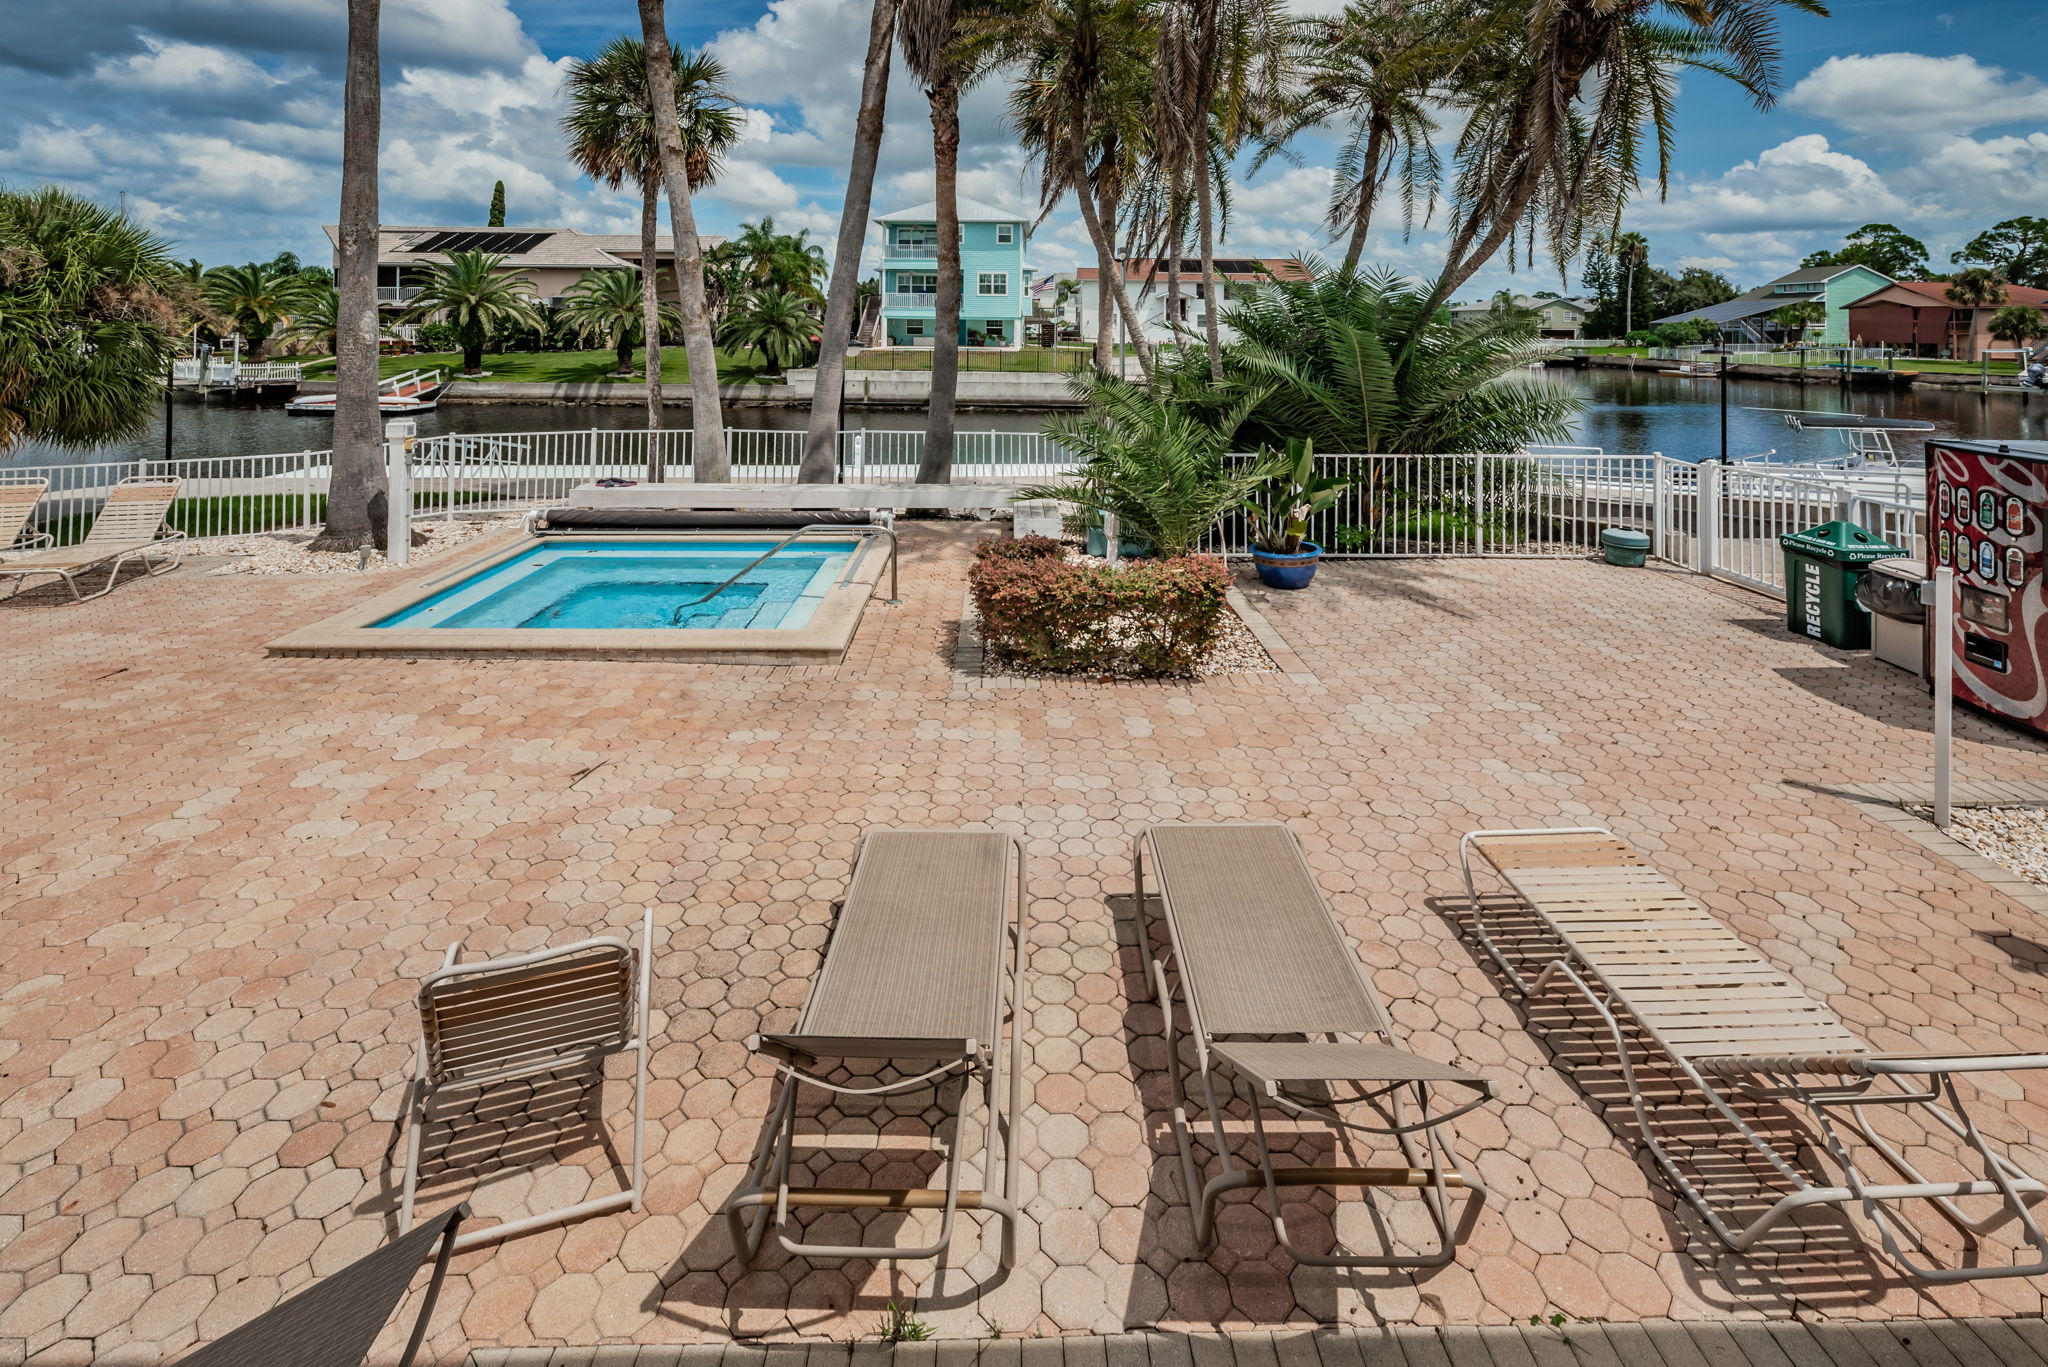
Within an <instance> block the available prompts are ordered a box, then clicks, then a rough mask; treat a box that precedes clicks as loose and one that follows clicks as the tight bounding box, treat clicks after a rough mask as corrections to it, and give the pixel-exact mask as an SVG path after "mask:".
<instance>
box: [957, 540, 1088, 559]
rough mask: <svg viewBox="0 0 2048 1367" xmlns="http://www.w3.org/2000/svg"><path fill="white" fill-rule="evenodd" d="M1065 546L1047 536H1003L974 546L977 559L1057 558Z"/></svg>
mask: <svg viewBox="0 0 2048 1367" xmlns="http://www.w3.org/2000/svg"><path fill="white" fill-rule="evenodd" d="M1066 553H1067V550H1066V547H1064V546H1062V545H1060V543H1059V542H1057V541H1055V540H1053V539H1052V538H1051V537H1049V536H1017V537H1003V538H1001V539H998V540H992V541H984V542H982V543H981V544H980V545H979V546H976V547H975V548H974V555H975V558H976V559H977V560H1047V559H1051V560H1058V559H1059V558H1060V557H1062V556H1064V555H1065V554H1066Z"/></svg>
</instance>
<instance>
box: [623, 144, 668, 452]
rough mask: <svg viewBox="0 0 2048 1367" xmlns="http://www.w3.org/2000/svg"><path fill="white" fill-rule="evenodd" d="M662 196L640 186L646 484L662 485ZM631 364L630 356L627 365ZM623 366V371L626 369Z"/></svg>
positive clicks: (657, 191) (656, 190)
mask: <svg viewBox="0 0 2048 1367" xmlns="http://www.w3.org/2000/svg"><path fill="white" fill-rule="evenodd" d="M660 227H661V197H660V192H659V190H658V188H657V187H656V186H655V185H654V184H653V183H652V182H649V183H648V184H646V185H643V186H641V187H640V335H641V338H642V340H643V342H644V343H645V346H644V348H643V349H644V351H645V352H646V361H647V430H648V432H649V433H650V435H649V436H648V438H647V482H648V483H649V484H659V483H661V482H662V479H663V477H664V476H665V475H666V474H667V473H668V471H667V465H668V462H667V461H665V460H663V459H662V456H661V443H660V439H659V438H657V437H655V436H653V435H651V434H652V433H655V432H659V431H660V430H661V288H660V281H659V279H658V278H657V277H658V276H659V275H660V269H661V268H660V265H659V261H658V258H657V257H656V256H655V239H656V238H657V237H658V236H659V235H660V233H659V230H660ZM631 363H632V359H631V357H630V356H628V358H627V365H630V364H631ZM625 368H626V366H621V367H620V369H621V370H623V369H625Z"/></svg>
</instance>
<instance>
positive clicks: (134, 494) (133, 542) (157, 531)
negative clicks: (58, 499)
mask: <svg viewBox="0 0 2048 1367" xmlns="http://www.w3.org/2000/svg"><path fill="white" fill-rule="evenodd" d="M179 484H180V481H179V480H177V479H174V478H164V479H159V478H155V477H153V476H148V477H143V476H138V477H134V478H130V479H124V480H122V481H121V482H120V483H119V484H116V485H115V486H114V487H113V488H112V489H111V490H110V491H108V493H107V501H106V503H105V504H104V505H102V507H101V508H100V511H99V516H97V517H95V518H94V519H93V522H92V530H91V531H89V532H87V533H86V534H85V539H84V540H83V541H80V542H79V543H78V544H77V545H75V546H54V547H50V548H48V549H45V550H32V551H27V552H25V553H22V554H15V553H12V552H0V575H6V576H10V577H12V578H13V579H14V581H15V583H14V591H13V593H10V594H8V595H7V596H8V597H10V598H12V597H13V596H14V594H16V593H20V592H21V587H22V585H23V584H24V583H25V582H27V581H28V580H29V579H32V578H34V577H35V576H36V575H39V574H47V575H53V576H55V577H56V578H59V579H62V580H63V581H64V582H65V584H66V585H67V586H69V588H70V589H71V597H72V600H73V601H74V602H81V603H82V602H84V601H85V600H86V599H88V598H99V597H102V596H104V595H106V594H109V593H112V592H113V591H114V581H115V580H117V579H119V578H120V577H121V567H122V566H123V565H125V564H127V563H128V562H129V561H130V560H140V561H141V562H142V563H143V565H144V566H145V567H147V569H148V571H149V573H151V574H162V573H164V572H165V571H167V570H173V569H176V568H177V566H178V561H179V558H180V557H181V556H182V555H183V554H184V550H185V547H184V544H183V543H184V539H185V533H183V532H181V531H178V530H176V529H172V530H170V531H169V532H166V531H165V530H164V518H165V517H166V516H167V515H168V514H169V513H170V511H171V504H173V503H175V502H176V501H177V498H178V488H179ZM17 487H19V486H17ZM101 566H108V567H109V568H108V572H107V584H106V587H105V588H103V589H100V590H98V591H97V592H95V593H87V594H80V593H79V591H78V576H79V575H81V574H83V573H85V572H86V571H87V570H95V569H98V568H100V567H101Z"/></svg>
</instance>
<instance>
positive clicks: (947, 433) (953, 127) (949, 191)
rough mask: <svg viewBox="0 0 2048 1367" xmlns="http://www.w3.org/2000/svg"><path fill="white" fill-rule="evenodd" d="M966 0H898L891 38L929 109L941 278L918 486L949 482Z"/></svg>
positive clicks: (968, 73) (969, 70)
mask: <svg viewBox="0 0 2048 1367" xmlns="http://www.w3.org/2000/svg"><path fill="white" fill-rule="evenodd" d="M964 5H965V0H903V12H902V14H901V16H900V17H899V18H898V20H897V24H896V31H897V39H898V42H899V43H900V44H901V46H902V48H903V64H904V65H905V66H907V67H909V68H910V72H911V74H912V75H914V76H916V77H917V78H918V79H919V80H920V81H922V82H923V83H924V88H925V89H924V94H925V102H926V103H927V104H928V105H930V106H931V120H932V181H933V189H934V191H935V198H936V200H937V204H938V210H937V213H936V214H935V215H934V217H935V218H936V219H937V221H938V234H939V243H938V246H939V253H938V265H939V272H938V274H939V280H938V286H939V287H938V292H937V294H936V295H935V296H934V298H933V300H932V387H931V397H930V400H929V401H928V404H927V407H926V409H925V423H924V450H923V452H922V453H921V454H920V455H919V457H918V462H917V482H918V483H919V484H949V483H951V482H952V479H953V419H954V412H955V409H956V406H957V404H958V402H959V397H960V290H961V284H960V95H961V92H962V90H963V89H964V88H965V87H966V86H967V85H969V84H971V83H972V81H973V80H974V78H975V76H976V75H977V74H978V72H977V70H976V68H975V67H974V65H973V64H972V63H969V62H964V61H962V60H961V53H960V16H961V12H962V10H963V8H964Z"/></svg>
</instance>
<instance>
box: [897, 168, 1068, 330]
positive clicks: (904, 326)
mask: <svg viewBox="0 0 2048 1367" xmlns="http://www.w3.org/2000/svg"><path fill="white" fill-rule="evenodd" d="M875 222H876V223H878V224H880V225H881V228H882V313H881V328H880V337H881V339H882V343H881V344H882V345H886V346H901V347H920V346H931V345H932V344H933V343H934V341H935V340H936V339H935V338H934V336H933V333H932V328H933V326H934V325H935V320H936V318H937V316H938V310H937V304H938V295H939V206H938V202H937V201H936V200H934V201H932V202H930V203H926V204H917V205H913V206H911V207H910V208H908V209H899V210H897V211H896V212H895V213H893V214H883V215H881V216H880V217H878V218H877V219H875ZM1030 228H1031V220H1030V219H1029V218H1027V217H1026V216H1025V215H1023V214H1020V213H1013V212H1011V211H1010V210H1008V209H999V208H997V207H995V206H994V205H992V204H984V203H982V202H981V201H980V200H978V199H967V198H964V197H963V198H962V199H961V201H960V345H962V346H987V347H1014V346H1017V345H1019V344H1021V342H1022V340H1023V339H1022V333H1023V321H1024V319H1025V317H1027V316H1028V315H1029V314H1030V312H1031V303H1030V298H1029V293H1028V286H1029V284H1030V277H1029V276H1027V275H1026V274H1025V271H1024V241H1025V238H1026V237H1027V236H1028V235H1029V233H1030Z"/></svg>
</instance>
